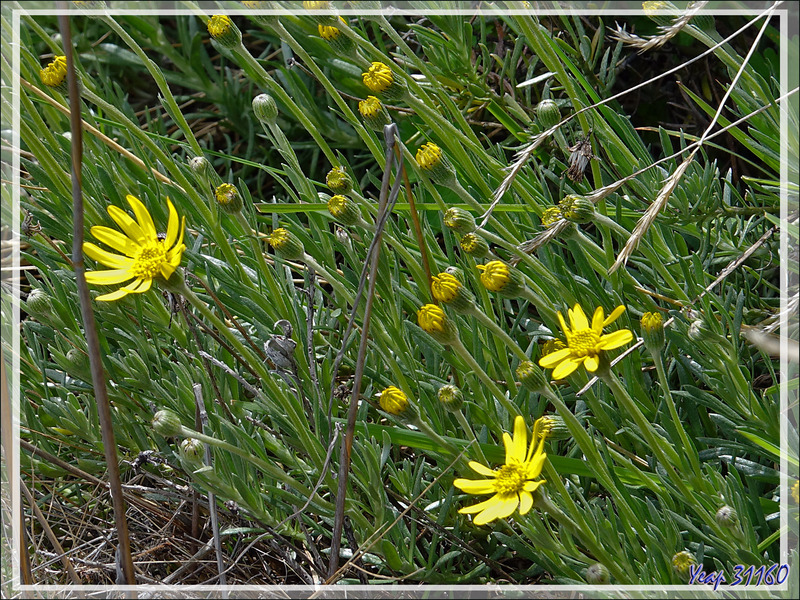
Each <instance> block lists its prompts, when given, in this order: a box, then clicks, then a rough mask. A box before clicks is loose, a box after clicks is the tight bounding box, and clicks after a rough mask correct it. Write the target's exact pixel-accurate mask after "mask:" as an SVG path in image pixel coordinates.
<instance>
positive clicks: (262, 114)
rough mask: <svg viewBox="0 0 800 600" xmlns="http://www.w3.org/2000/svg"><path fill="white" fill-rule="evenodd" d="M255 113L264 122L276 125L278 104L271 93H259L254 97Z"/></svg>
mask: <svg viewBox="0 0 800 600" xmlns="http://www.w3.org/2000/svg"><path fill="white" fill-rule="evenodd" d="M253 113H254V114H255V115H256V119H258V120H259V121H261V122H262V123H267V124H272V125H274V124H275V121H276V120H277V119H278V105H277V104H275V99H274V98H273V97H272V96H270V95H269V94H259V95H258V96H256V97H255V98H253Z"/></svg>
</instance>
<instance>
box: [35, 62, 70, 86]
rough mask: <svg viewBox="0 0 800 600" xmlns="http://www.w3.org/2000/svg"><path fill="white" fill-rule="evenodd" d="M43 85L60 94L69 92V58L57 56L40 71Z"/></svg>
mask: <svg viewBox="0 0 800 600" xmlns="http://www.w3.org/2000/svg"><path fill="white" fill-rule="evenodd" d="M39 77H41V79H42V83H43V84H45V85H46V86H47V87H51V88H54V89H56V90H58V91H60V92H66V91H67V57H66V56H56V57H54V58H53V60H52V61H51V62H50V64H48V65H47V66H46V67H45V68H44V69H42V70H41V71H39Z"/></svg>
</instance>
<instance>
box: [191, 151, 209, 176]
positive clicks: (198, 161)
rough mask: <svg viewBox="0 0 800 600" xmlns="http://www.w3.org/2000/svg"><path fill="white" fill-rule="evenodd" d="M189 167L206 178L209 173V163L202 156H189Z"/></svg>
mask: <svg viewBox="0 0 800 600" xmlns="http://www.w3.org/2000/svg"><path fill="white" fill-rule="evenodd" d="M189 168H190V169H191V170H192V172H193V173H194V174H195V175H198V176H199V177H203V178H206V177H208V176H209V175H210V174H211V163H210V162H208V159H206V158H205V157H204V156H195V157H193V158H190V159H189Z"/></svg>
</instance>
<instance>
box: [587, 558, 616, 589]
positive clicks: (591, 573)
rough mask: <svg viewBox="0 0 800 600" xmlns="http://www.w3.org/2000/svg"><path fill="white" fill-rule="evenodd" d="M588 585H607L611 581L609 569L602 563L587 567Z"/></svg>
mask: <svg viewBox="0 0 800 600" xmlns="http://www.w3.org/2000/svg"><path fill="white" fill-rule="evenodd" d="M585 577H586V583H589V584H591V585H606V584H607V583H608V582H609V581H611V573H609V572H608V567H606V566H605V565H604V564H602V563H594V564H593V565H589V566H588V567H586V575H585Z"/></svg>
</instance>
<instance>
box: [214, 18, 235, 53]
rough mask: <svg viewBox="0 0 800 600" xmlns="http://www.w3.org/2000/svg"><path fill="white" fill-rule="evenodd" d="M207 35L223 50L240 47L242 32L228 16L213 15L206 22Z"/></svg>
mask: <svg viewBox="0 0 800 600" xmlns="http://www.w3.org/2000/svg"><path fill="white" fill-rule="evenodd" d="M208 33H209V35H210V36H211V38H212V39H213V40H214V41H215V42H217V43H218V44H219V45H220V46H222V47H223V48H236V47H237V46H241V45H242V32H241V31H239V28H238V27H236V25H235V24H234V23H233V21H231V18H230V17H229V16H228V15H213V16H212V17H211V18H210V19H209V20H208Z"/></svg>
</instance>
